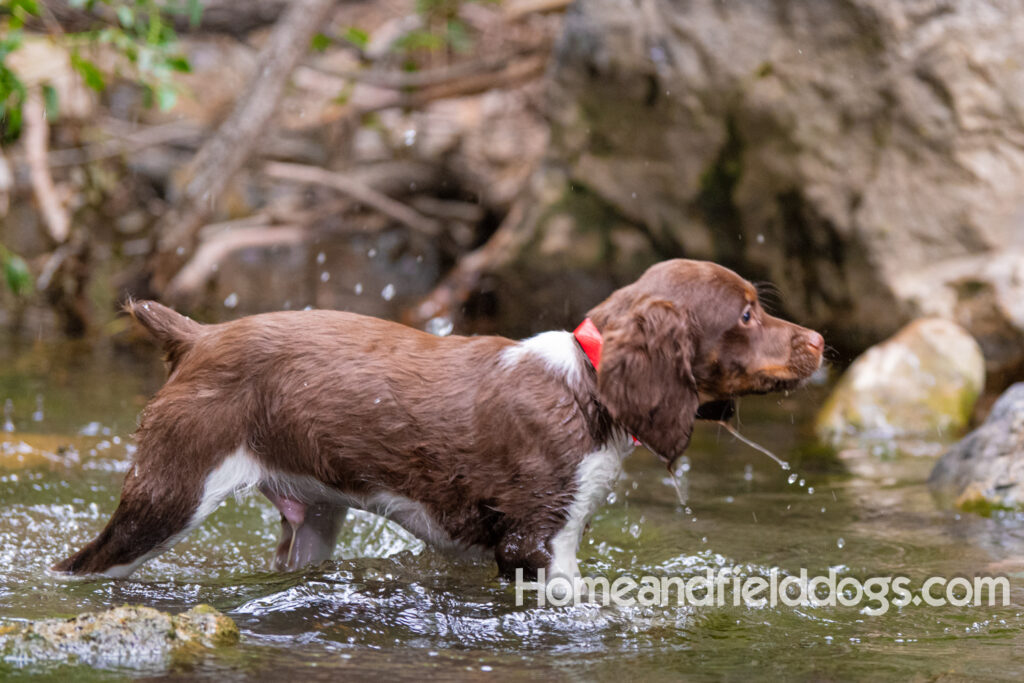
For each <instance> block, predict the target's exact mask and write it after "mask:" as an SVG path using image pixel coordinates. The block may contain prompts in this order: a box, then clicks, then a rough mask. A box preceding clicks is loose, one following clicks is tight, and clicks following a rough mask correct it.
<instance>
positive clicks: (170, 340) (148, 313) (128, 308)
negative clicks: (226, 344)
mask: <svg viewBox="0 0 1024 683" xmlns="http://www.w3.org/2000/svg"><path fill="white" fill-rule="evenodd" d="M124 310H125V312H126V313H129V314H131V316H132V317H133V318H135V319H136V320H138V321H139V322H140V323H142V326H143V327H145V328H146V329H147V330H149V333H150V334H152V335H153V337H154V338H155V339H156V340H157V341H159V342H160V345H161V346H163V349H164V353H166V354H167V361H168V362H169V363H170V364H171V369H172V370H173V369H174V367H175V366H177V364H178V361H179V360H181V358H182V356H184V355H185V354H186V353H188V351H189V350H190V349H191V348H192V346H193V345H194V344H195V341H196V339H197V338H198V337H199V335H200V334H202V329H203V326H202V325H200V324H199V323H197V322H196V321H195V320H192V319H191V318H187V317H185V316H183V315H182V314H180V313H178V312H177V311H173V310H171V309H170V308H167V307H166V306H164V305H163V304H159V303H157V302H155V301H133V300H131V299H129V300H128V301H127V302H126V303H125V305H124Z"/></svg>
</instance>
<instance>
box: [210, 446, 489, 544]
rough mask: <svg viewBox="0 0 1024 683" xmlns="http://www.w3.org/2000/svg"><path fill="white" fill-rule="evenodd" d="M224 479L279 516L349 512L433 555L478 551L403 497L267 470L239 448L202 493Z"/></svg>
mask: <svg viewBox="0 0 1024 683" xmlns="http://www.w3.org/2000/svg"><path fill="white" fill-rule="evenodd" d="M225 479H229V480H233V481H237V484H238V485H237V486H236V489H240V488H247V487H259V488H260V489H261V490H262V491H263V492H264V493H265V494H266V495H267V498H269V499H270V500H271V502H273V503H274V505H275V506H276V507H277V508H278V509H279V510H280V511H281V513H282V515H284V516H285V517H291V516H294V515H300V516H301V512H299V511H297V509H299V508H303V509H304V508H306V507H308V506H313V505H323V504H327V505H331V506H334V507H337V508H339V509H341V508H354V509H357V510H365V511H367V512H372V513H373V514H377V515H381V516H382V517H386V518H387V519H389V520H391V521H392V522H395V523H396V524H398V525H399V526H401V527H403V528H404V529H406V530H407V531H409V532H410V533H412V534H413V535H415V536H416V537H417V538H420V539H422V540H423V541H425V542H426V543H429V544H430V545H431V546H433V547H435V548H437V549H439V550H443V551H446V552H451V553H456V554H460V555H461V554H470V555H475V554H477V553H478V552H480V551H482V550H483V549H482V548H479V547H477V546H467V545H466V544H463V543H459V542H458V541H456V540H455V539H453V538H452V537H451V535H450V534H449V533H448V532H447V531H446V530H445V529H444V527H443V526H442V525H441V524H440V523H439V522H438V520H437V519H436V518H435V516H434V515H433V514H431V512H430V510H428V509H427V507H426V506H425V505H423V504H422V503H419V502H417V501H415V500H412V499H410V498H407V497H406V496H403V495H400V494H397V493H393V492H389V491H377V492H373V493H369V494H355V493H348V492H345V491H342V490H339V489H337V488H335V487H333V486H329V485H327V484H324V483H323V482H321V481H320V480H318V479H316V478H315V477H311V476H309V475H302V474H292V473H289V472H283V471H281V470H277V469H274V468H272V467H268V466H266V465H264V464H263V463H261V462H259V460H257V459H256V458H255V457H254V456H253V455H252V454H251V453H249V452H248V451H247V450H246V449H244V448H240V449H238V450H237V451H235V452H234V453H232V454H231V455H229V456H228V457H227V458H225V459H224V461H223V462H222V463H221V464H220V465H219V466H218V467H216V468H215V469H214V470H213V472H211V473H210V475H209V476H208V477H207V482H208V485H207V487H206V489H207V490H209V489H210V488H211V487H210V485H209V483H210V482H219V481H222V480H225ZM201 505H202V503H201Z"/></svg>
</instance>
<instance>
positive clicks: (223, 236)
mask: <svg viewBox="0 0 1024 683" xmlns="http://www.w3.org/2000/svg"><path fill="white" fill-rule="evenodd" d="M308 236H309V233H308V231H307V230H306V229H305V228H303V227H300V226H294V225H285V226H281V225H279V226H274V227H247V228H234V229H231V230H224V231H221V232H218V233H216V234H214V235H213V236H211V237H210V238H209V239H208V240H204V241H203V242H202V243H201V244H200V245H199V248H198V249H197V250H196V253H195V255H194V256H193V257H192V259H191V260H189V262H188V263H186V264H185V266H184V267H183V268H182V269H181V270H180V271H178V273H177V275H175V276H174V279H172V280H171V281H170V283H168V285H167V289H166V290H165V292H164V296H165V298H166V300H167V301H173V302H179V303H180V302H182V301H185V300H188V299H189V298H191V297H193V296H194V295H195V294H197V293H198V292H199V291H201V290H202V289H203V288H204V287H205V286H206V283H207V282H209V280H210V277H211V276H212V275H213V273H214V272H216V271H215V269H216V266H217V264H219V263H220V262H221V261H223V260H224V259H225V258H226V257H228V256H229V255H230V254H232V253H234V252H236V251H239V250H241V249H250V248H253V247H269V246H288V245H293V244H302V243H303V242H304V241H305V240H306V239H307V237H308Z"/></svg>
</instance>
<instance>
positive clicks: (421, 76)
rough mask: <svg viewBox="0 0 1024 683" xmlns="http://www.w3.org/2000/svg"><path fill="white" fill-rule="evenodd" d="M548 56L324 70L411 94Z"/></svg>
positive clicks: (531, 52)
mask: <svg viewBox="0 0 1024 683" xmlns="http://www.w3.org/2000/svg"><path fill="white" fill-rule="evenodd" d="M546 53H547V50H539V49H527V50H518V51H515V52H510V53H507V54H503V55H500V56H496V57H489V58H485V59H478V60H474V61H471V62H460V63H458V64H453V65H451V66H444V67H437V68H433V69H426V70H424V71H393V70H389V71H383V70H380V69H367V70H364V71H343V72H336V71H330V70H326V69H322V71H323V72H324V73H326V74H329V75H331V76H336V77H339V78H344V79H346V80H352V81H357V82H359V83H366V84H367V85H372V86H375V87H378V88H388V89H391V90H411V89H417V88H429V87H431V86H435V85H441V84H444V83H450V82H451V81H456V80H460V79H463V78H468V77H471V76H479V75H482V74H488V73H498V72H501V71H503V70H505V69H506V68H507V67H508V65H509V64H510V63H512V62H514V61H516V60H517V59H522V58H526V57H532V56H535V55H538V54H545V55H546ZM307 68H311V67H307Z"/></svg>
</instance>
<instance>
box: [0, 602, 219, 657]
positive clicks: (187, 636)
mask: <svg viewBox="0 0 1024 683" xmlns="http://www.w3.org/2000/svg"><path fill="white" fill-rule="evenodd" d="M238 638H239V634H238V627H237V626H236V625H235V622H233V621H232V620H231V618H230V617H227V616H224V615H223V614H221V613H220V612H218V611H217V610H215V609H213V608H212V607H210V606H209V605H198V606H196V607H194V608H192V609H190V610H189V611H188V612H185V613H184V614H178V615H171V614H167V613H165V612H161V611H159V610H155V609H153V608H151V607H132V606H129V605H124V606H122V607H117V608H114V609H111V610H108V611H106V612H87V613H85V614H81V615H79V616H77V617H72V618H71V619H44V620H42V621H36V622H32V623H29V624H27V625H23V624H8V625H5V626H0V657H2V658H3V659H6V660H14V661H18V662H39V661H67V662H71V663H81V664H87V665H89V666H93V667H109V666H118V667H129V668H151V667H154V666H166V665H168V664H172V663H184V662H187V661H188V660H189V659H191V658H192V657H194V656H195V655H197V654H198V653H200V652H202V651H203V650H204V649H205V648H211V647H221V646H226V645H234V644H236V643H237V642H238Z"/></svg>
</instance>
